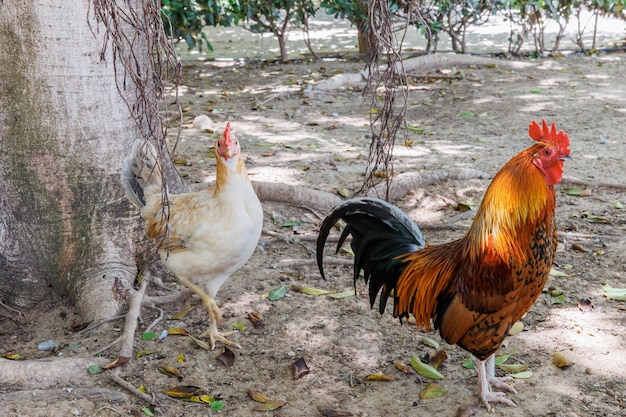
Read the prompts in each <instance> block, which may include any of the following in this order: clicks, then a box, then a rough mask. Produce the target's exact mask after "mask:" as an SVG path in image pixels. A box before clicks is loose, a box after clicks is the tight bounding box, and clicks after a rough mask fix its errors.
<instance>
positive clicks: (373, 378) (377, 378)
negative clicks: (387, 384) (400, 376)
mask: <svg viewBox="0 0 626 417" xmlns="http://www.w3.org/2000/svg"><path fill="white" fill-rule="evenodd" d="M365 380H366V381H395V380H396V377H395V376H391V375H383V374H371V375H368V376H367V377H366V378H365Z"/></svg>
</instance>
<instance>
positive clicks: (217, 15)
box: [161, 0, 232, 51]
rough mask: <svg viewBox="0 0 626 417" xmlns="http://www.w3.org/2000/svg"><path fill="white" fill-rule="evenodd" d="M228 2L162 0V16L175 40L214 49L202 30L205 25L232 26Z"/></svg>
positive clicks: (188, 44) (216, 0)
mask: <svg viewBox="0 0 626 417" xmlns="http://www.w3.org/2000/svg"><path fill="white" fill-rule="evenodd" d="M227 6H228V2H227V1H225V0H223V1H220V0H162V4H161V13H162V14H161V16H162V18H163V25H164V26H165V31H166V33H167V34H168V35H170V36H172V38H173V39H174V40H175V41H179V40H181V39H182V40H184V41H185V42H186V43H187V46H188V47H189V49H193V48H196V47H197V48H198V50H200V51H202V48H203V46H205V47H206V48H207V49H209V50H212V49H213V48H212V47H211V43H210V42H209V40H208V39H207V37H206V34H205V33H204V32H202V28H203V27H205V26H230V24H231V20H232V19H231V15H230V13H229V12H228V10H227Z"/></svg>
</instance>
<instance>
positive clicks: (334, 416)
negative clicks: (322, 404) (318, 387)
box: [321, 408, 354, 417]
mask: <svg viewBox="0 0 626 417" xmlns="http://www.w3.org/2000/svg"><path fill="white" fill-rule="evenodd" d="M321 412H322V415H324V416H325V417H350V416H353V415H354V414H352V413H351V412H349V411H344V410H334V409H332V408H329V409H327V410H321Z"/></svg>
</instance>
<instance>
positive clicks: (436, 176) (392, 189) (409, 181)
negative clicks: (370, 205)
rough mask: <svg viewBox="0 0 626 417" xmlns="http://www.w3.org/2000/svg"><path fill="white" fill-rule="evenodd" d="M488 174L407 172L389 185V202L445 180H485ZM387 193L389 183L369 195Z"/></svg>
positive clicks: (460, 170) (466, 170) (465, 170)
mask: <svg viewBox="0 0 626 417" xmlns="http://www.w3.org/2000/svg"><path fill="white" fill-rule="evenodd" d="M487 177H488V176H487V174H485V173H484V172H482V171H478V170H476V169H471V168H450V169H447V170H440V171H424V172H406V173H404V174H399V175H397V176H396V177H394V178H393V181H391V182H390V184H389V194H388V195H389V201H391V202H393V201H397V200H399V199H401V198H402V197H404V196H405V195H406V194H407V193H408V192H409V191H411V190H413V189H415V188H419V187H424V186H426V185H432V184H436V183H439V182H443V181H445V180H469V179H484V178H487ZM386 192H387V183H386V182H381V183H380V184H378V185H377V186H375V187H373V188H371V189H370V190H369V191H368V192H367V195H368V196H370V197H379V196H384V195H385V194H386Z"/></svg>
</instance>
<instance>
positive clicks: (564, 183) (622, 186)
mask: <svg viewBox="0 0 626 417" xmlns="http://www.w3.org/2000/svg"><path fill="white" fill-rule="evenodd" d="M560 184H561V186H572V185H579V186H583V187H589V188H612V189H614V190H620V191H624V190H626V184H611V183H608V182H590V181H583V180H578V179H576V178H571V177H563V179H562V180H561V183H560Z"/></svg>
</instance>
